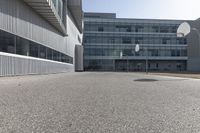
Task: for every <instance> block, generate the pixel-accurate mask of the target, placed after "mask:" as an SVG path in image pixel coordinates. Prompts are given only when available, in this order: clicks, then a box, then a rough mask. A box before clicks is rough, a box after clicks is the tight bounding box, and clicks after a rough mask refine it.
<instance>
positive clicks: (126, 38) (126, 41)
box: [122, 37, 131, 44]
mask: <svg viewBox="0 0 200 133" xmlns="http://www.w3.org/2000/svg"><path fill="white" fill-rule="evenodd" d="M122 43H124V44H131V38H128V37H125V38H122Z"/></svg>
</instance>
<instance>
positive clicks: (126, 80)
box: [0, 73, 200, 133]
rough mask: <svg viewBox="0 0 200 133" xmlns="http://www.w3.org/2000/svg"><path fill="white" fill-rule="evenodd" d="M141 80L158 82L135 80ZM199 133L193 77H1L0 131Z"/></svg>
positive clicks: (198, 95) (197, 86) (199, 94)
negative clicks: (149, 80) (139, 80)
mask: <svg viewBox="0 0 200 133" xmlns="http://www.w3.org/2000/svg"><path fill="white" fill-rule="evenodd" d="M144 78H146V79H155V80H158V81H155V82H138V81H134V80H137V79H144ZM199 132H200V80H197V79H184V78H170V77H161V76H150V75H149V76H146V75H144V74H134V73H130V74H128V73H66V74H54V75H43V76H24V77H6V78H0V133H199Z"/></svg>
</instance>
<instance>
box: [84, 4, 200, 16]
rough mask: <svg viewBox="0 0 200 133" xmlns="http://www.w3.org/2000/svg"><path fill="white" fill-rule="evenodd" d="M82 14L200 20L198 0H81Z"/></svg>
mask: <svg viewBox="0 0 200 133" xmlns="http://www.w3.org/2000/svg"><path fill="white" fill-rule="evenodd" d="M83 10H84V12H104V13H105V12H108V13H116V14H117V17H118V18H145V19H180V20H195V19H197V18H200V0H83Z"/></svg>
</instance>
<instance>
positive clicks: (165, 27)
mask: <svg viewBox="0 0 200 133" xmlns="http://www.w3.org/2000/svg"><path fill="white" fill-rule="evenodd" d="M160 32H161V33H168V32H169V27H168V26H161V27H160Z"/></svg>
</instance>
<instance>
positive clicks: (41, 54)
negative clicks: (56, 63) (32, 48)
mask: <svg viewBox="0 0 200 133" xmlns="http://www.w3.org/2000/svg"><path fill="white" fill-rule="evenodd" d="M46 55H47V51H46V47H44V46H41V45H40V46H39V57H40V58H43V59H46V57H47V56H46Z"/></svg>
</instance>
